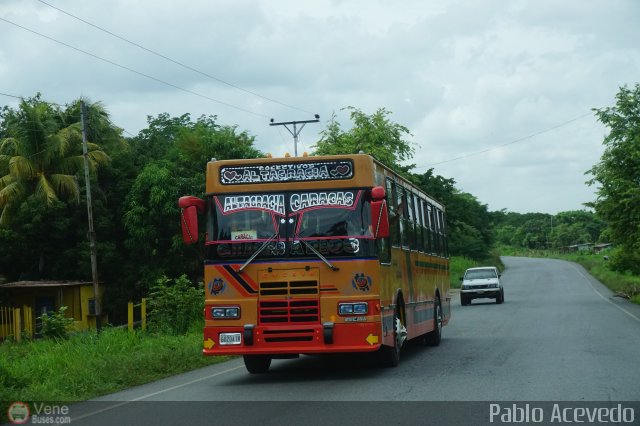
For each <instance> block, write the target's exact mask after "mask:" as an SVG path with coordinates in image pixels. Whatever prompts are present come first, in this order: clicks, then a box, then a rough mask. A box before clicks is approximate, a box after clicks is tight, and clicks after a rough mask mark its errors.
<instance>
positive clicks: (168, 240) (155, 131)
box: [123, 114, 262, 291]
mask: <svg viewBox="0 0 640 426" xmlns="http://www.w3.org/2000/svg"><path fill="white" fill-rule="evenodd" d="M149 121H150V127H149V129H145V130H144V131H142V132H140V135H139V136H138V137H137V138H136V140H134V141H132V146H133V149H134V152H135V151H137V150H138V149H139V146H146V147H151V146H154V145H159V146H160V147H162V148H161V150H162V152H163V153H164V154H163V155H162V158H159V159H153V160H151V161H148V162H147V163H146V164H145V165H144V166H143V168H142V170H141V171H140V173H139V174H138V175H137V176H136V177H135V179H134V180H133V181H132V183H131V187H130V190H129V192H128V194H127V196H126V199H125V201H124V211H123V223H124V227H125V229H126V232H127V235H126V237H125V246H126V249H127V251H128V252H129V253H130V258H129V261H130V265H131V269H132V271H131V273H130V274H129V276H128V280H133V282H132V283H131V284H133V286H137V287H138V288H141V289H142V290H143V291H145V290H146V289H147V288H148V287H149V286H150V285H151V284H152V283H153V282H154V281H155V280H156V279H158V278H159V277H160V276H162V275H167V276H169V277H176V276H178V275H180V274H182V273H183V272H186V273H187V274H188V275H189V276H190V277H191V278H192V279H193V280H197V279H199V278H200V275H201V274H202V268H201V265H199V264H198V261H197V256H194V255H193V250H194V248H193V247H192V246H188V247H186V246H185V245H184V244H183V243H182V240H181V231H180V222H179V220H178V218H179V210H178V206H177V200H178V198H179V197H180V196H182V195H195V196H199V197H202V196H204V191H205V171H206V164H207V162H208V161H209V160H210V159H211V158H217V159H234V158H238V159H239V158H255V157H258V156H260V155H262V153H261V152H260V151H259V150H257V149H256V148H255V147H254V146H253V143H254V138H253V137H252V136H250V135H249V134H248V133H247V132H239V131H238V130H237V128H236V127H235V126H224V125H219V124H217V123H216V122H215V117H214V116H202V117H200V118H198V119H197V120H196V121H192V120H191V119H190V117H189V115H188V114H185V115H183V116H181V117H178V118H171V117H169V116H168V115H167V114H161V115H160V116H158V117H157V118H150V119H149ZM149 158H150V157H147V160H148V159H149Z"/></svg>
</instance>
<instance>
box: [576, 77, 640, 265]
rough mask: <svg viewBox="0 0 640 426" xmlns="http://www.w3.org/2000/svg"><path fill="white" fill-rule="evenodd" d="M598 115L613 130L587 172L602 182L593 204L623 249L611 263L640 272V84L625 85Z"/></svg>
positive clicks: (620, 249) (597, 181)
mask: <svg viewBox="0 0 640 426" xmlns="http://www.w3.org/2000/svg"><path fill="white" fill-rule="evenodd" d="M595 114H596V116H597V117H598V120H599V121H600V122H601V123H602V124H604V125H605V126H606V127H607V128H608V129H609V133H608V134H607V135H606V136H605V138H604V141H603V144H604V146H605V150H604V153H603V154H602V157H601V158H600V162H599V163H598V164H596V165H595V166H593V167H592V168H591V170H589V171H588V172H587V173H589V174H591V175H593V178H592V179H591V180H589V181H588V182H587V183H588V184H589V185H596V184H597V185H598V189H597V193H596V194H597V198H596V200H595V202H593V203H592V205H593V206H594V207H595V209H596V212H597V213H598V214H599V215H600V217H602V218H603V219H604V220H605V221H606V222H607V223H608V225H609V228H610V233H611V237H612V238H613V242H614V243H615V244H616V245H618V248H619V250H617V251H616V256H617V257H620V258H619V259H613V260H614V261H613V262H611V264H612V265H614V266H615V267H617V268H618V269H622V270H630V271H632V272H634V273H636V274H640V84H636V85H635V87H633V88H631V89H630V88H628V87H626V86H625V87H621V88H620V90H619V91H618V93H617V94H616V104H615V106H612V107H606V108H602V109H596V110H595ZM623 258H624V259H623Z"/></svg>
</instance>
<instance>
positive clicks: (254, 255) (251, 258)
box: [238, 226, 280, 272]
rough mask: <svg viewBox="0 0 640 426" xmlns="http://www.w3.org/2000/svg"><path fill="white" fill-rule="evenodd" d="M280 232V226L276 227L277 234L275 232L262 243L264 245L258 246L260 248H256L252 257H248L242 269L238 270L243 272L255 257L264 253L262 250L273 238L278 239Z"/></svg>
mask: <svg viewBox="0 0 640 426" xmlns="http://www.w3.org/2000/svg"><path fill="white" fill-rule="evenodd" d="M279 233H280V227H279V226H278V229H276V232H275V234H273V235H272V236H270V237H269V238H268V239H267V241H265V242H264V243H262V245H261V246H260V247H259V248H258V250H256V251H255V252H254V253H253V254H252V255H251V257H250V258H248V259H247V261H246V262H244V265H242V266H241V267H240V269H238V272H242V271H243V270H244V268H246V267H247V266H249V264H250V263H251V262H253V259H255V258H256V257H258V255H259V254H260V253H262V251H263V250H264V249H265V248H266V247H267V245H269V243H270V242H271V241H273V240H275V239H276V237H277V236H278V234H279Z"/></svg>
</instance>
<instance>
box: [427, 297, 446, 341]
mask: <svg viewBox="0 0 640 426" xmlns="http://www.w3.org/2000/svg"><path fill="white" fill-rule="evenodd" d="M443 321H444V319H443V317H442V303H441V302H440V297H436V301H435V303H434V304H433V325H434V326H435V328H434V329H433V331H430V332H429V333H427V334H426V335H425V336H424V343H425V345H427V346H438V345H439V344H440V341H441V340H442V324H443Z"/></svg>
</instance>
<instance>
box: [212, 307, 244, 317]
mask: <svg viewBox="0 0 640 426" xmlns="http://www.w3.org/2000/svg"><path fill="white" fill-rule="evenodd" d="M211 318H213V319H238V318H240V307H239V306H213V307H212V308H211Z"/></svg>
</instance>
